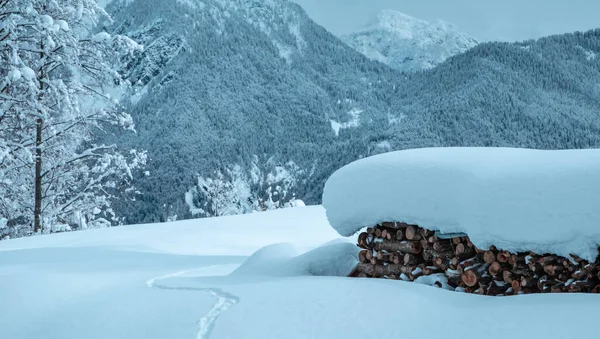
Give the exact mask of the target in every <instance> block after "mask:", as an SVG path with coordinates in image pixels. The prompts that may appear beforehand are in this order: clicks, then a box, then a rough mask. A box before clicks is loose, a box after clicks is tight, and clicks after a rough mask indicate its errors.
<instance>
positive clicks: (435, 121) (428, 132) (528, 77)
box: [389, 30, 600, 149]
mask: <svg viewBox="0 0 600 339" xmlns="http://www.w3.org/2000/svg"><path fill="white" fill-rule="evenodd" d="M598 53H600V30H593V31H588V32H585V33H580V32H578V33H573V34H564V35H557V36H551V37H547V38H543V39H539V40H536V41H526V42H522V43H485V44H481V45H478V46H476V47H474V48H473V49H471V50H469V51H467V52H465V53H464V54H461V55H458V56H456V57H453V58H450V59H449V60H448V61H447V62H445V63H444V64H441V65H440V66H439V67H436V68H434V69H432V70H430V71H428V72H421V73H419V74H415V75H413V76H410V77H409V78H408V79H407V81H405V82H402V83H400V84H398V86H397V87H396V89H395V95H393V99H392V101H391V105H392V107H393V108H392V112H395V115H394V116H393V119H397V120H400V119H401V121H402V123H398V124H395V125H394V126H393V127H391V128H390V130H389V135H392V139H393V140H394V141H390V143H391V144H392V147H393V148H396V149H401V148H409V147H414V146H436V145H443V146H518V147H528V148H540V149H566V148H587V147H597V146H598V145H599V144H600V143H599V141H600V134H599V132H600V101H599V100H600V87H599V86H598V83H599V81H600V59H598V58H596V55H597V54H598ZM415 131H418V133H415ZM415 134H416V135H415ZM415 138H420V139H421V140H422V142H419V143H415Z"/></svg>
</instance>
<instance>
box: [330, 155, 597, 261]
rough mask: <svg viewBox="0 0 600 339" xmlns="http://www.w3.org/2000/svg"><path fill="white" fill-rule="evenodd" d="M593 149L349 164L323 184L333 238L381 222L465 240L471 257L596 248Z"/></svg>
mask: <svg viewBox="0 0 600 339" xmlns="http://www.w3.org/2000/svg"><path fill="white" fill-rule="evenodd" d="M599 171H600V150H598V149H588V150H569V151H542V150H529V149H511V148H430V149H415V150H406V151H399V152H393V153H387V154H383V155H377V156H373V157H371V158H367V159H363V160H359V161H357V162H354V163H352V164H350V165H347V166H345V167H343V168H342V169H340V170H338V171H337V172H335V173H334V174H333V175H332V176H331V178H330V179H329V180H328V181H327V183H326V185H325V189H324V193H323V205H324V207H325V208H326V210H327V218H328V219H329V221H330V223H331V224H332V225H333V227H335V228H336V229H337V230H338V232H339V233H340V234H342V235H350V234H353V233H355V232H357V231H358V230H359V229H360V228H362V227H365V226H372V225H375V224H377V223H379V222H383V221H403V222H407V223H415V224H418V225H420V226H421V227H425V228H429V229H431V230H440V231H442V232H445V233H454V232H465V233H467V234H468V235H469V237H470V238H471V240H472V241H473V243H474V244H475V245H477V246H478V247H479V248H488V247H489V246H490V245H496V246H497V247H499V248H502V249H506V250H509V251H513V252H518V251H529V250H531V251H534V252H537V253H556V254H559V255H562V256H565V257H568V256H569V254H571V253H574V254H577V255H579V256H581V257H583V258H586V259H590V261H594V260H595V258H596V256H597V255H598V250H597V248H598V245H600V205H599V200H598V192H599V191H600V177H599V176H598V175H597V173H598V172H599Z"/></svg>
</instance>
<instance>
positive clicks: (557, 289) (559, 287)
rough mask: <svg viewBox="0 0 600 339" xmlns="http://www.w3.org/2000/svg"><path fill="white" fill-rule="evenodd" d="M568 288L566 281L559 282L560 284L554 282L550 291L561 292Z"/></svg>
mask: <svg viewBox="0 0 600 339" xmlns="http://www.w3.org/2000/svg"><path fill="white" fill-rule="evenodd" d="M566 290H567V288H566V286H565V283H563V282H559V283H558V284H554V285H552V287H550V291H551V292H552V293H560V292H565V291H566Z"/></svg>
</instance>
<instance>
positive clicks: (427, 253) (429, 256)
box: [423, 248, 452, 263]
mask: <svg viewBox="0 0 600 339" xmlns="http://www.w3.org/2000/svg"><path fill="white" fill-rule="evenodd" d="M451 257H452V252H438V251H436V250H434V249H429V248H428V249H426V250H423V260H425V261H426V262H431V263H433V261H434V260H435V258H443V259H444V260H447V259H449V258H451Z"/></svg>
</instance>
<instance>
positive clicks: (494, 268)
mask: <svg viewBox="0 0 600 339" xmlns="http://www.w3.org/2000/svg"><path fill="white" fill-rule="evenodd" d="M494 257H495V256H494ZM484 261H485V259H484ZM503 271H504V269H503V267H502V265H501V264H500V262H498V261H494V262H492V263H491V264H490V267H489V268H488V272H489V273H490V275H492V276H494V277H496V276H499V275H501V274H502V272H503Z"/></svg>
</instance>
